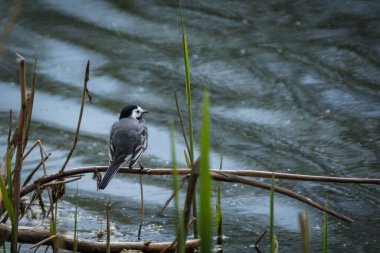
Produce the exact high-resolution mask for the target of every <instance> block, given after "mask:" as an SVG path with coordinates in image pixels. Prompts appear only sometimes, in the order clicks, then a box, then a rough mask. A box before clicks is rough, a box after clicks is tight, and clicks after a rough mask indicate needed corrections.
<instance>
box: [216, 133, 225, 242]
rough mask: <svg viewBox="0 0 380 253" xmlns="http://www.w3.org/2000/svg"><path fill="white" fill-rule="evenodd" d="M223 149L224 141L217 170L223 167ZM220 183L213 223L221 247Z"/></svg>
mask: <svg viewBox="0 0 380 253" xmlns="http://www.w3.org/2000/svg"><path fill="white" fill-rule="evenodd" d="M223 148H224V139H223V142H222V150H221V152H220V164H219V170H221V169H222V167H223ZM221 188H222V187H221V183H220V182H218V189H217V195H216V214H215V222H216V234H217V244H219V245H221V244H222V243H223V215H222V208H221V201H220V199H221V193H220V192H221Z"/></svg>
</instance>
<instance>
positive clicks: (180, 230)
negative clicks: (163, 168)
mask: <svg viewBox="0 0 380 253" xmlns="http://www.w3.org/2000/svg"><path fill="white" fill-rule="evenodd" d="M169 127H170V143H171V151H172V152H171V155H172V166H173V192H176V191H177V189H178V187H179V184H178V171H177V158H176V154H175V142H174V124H173V122H171V123H170V124H169ZM185 157H187V156H186V152H185ZM178 194H179V191H178V192H177V193H176V194H175V196H174V212H175V218H176V223H177V231H176V233H177V246H176V247H177V250H176V252H177V253H184V252H185V238H184V234H185V233H184V226H183V220H182V217H181V212H180V209H179V197H178Z"/></svg>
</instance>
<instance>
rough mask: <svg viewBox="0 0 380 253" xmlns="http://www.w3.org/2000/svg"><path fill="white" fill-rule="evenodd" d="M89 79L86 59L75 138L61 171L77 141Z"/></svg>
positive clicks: (88, 63) (88, 65)
mask: <svg viewBox="0 0 380 253" xmlns="http://www.w3.org/2000/svg"><path fill="white" fill-rule="evenodd" d="M89 79H90V61H87V65H86V72H85V76H84V83H83V92H82V102H81V106H80V111H79V119H78V123H77V130H76V133H75V138H74V142H73V146H72V147H71V150H70V152H69V154H68V155H67V157H66V161H65V162H64V163H63V165H62V168H61V169H60V172H61V173H62V172H63V171H64V170H65V168H66V165H67V163H68V162H69V160H70V158H71V155H72V154H73V152H74V149H75V147H76V145H77V142H78V139H79V130H80V125H81V122H82V115H83V108H84V101H85V99H86V93H87V92H88V88H87V82H88V80H89ZM87 94H88V93H87ZM89 98H90V101H91V100H92V98H91V96H89Z"/></svg>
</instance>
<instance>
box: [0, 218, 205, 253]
mask: <svg viewBox="0 0 380 253" xmlns="http://www.w3.org/2000/svg"><path fill="white" fill-rule="evenodd" d="M10 234H11V227H10V226H7V225H6V224H0V237H1V238H9V240H10ZM49 237H50V234H49V230H47V229H43V228H33V227H25V226H19V228H18V242H19V243H26V244H36V243H40V242H41V241H43V240H45V239H47V238H49ZM54 240H56V242H57V243H58V245H59V248H61V249H66V250H73V246H74V238H73V236H72V235H70V236H68V235H63V234H58V236H56V237H55V238H54ZM51 243H52V242H51V240H49V241H45V242H44V243H43V244H44V245H51ZM199 243H200V240H199V239H192V240H188V241H186V247H187V248H188V249H190V250H191V249H194V248H196V247H198V246H199ZM171 244H172V242H111V243H110V249H111V252H120V251H122V250H124V249H125V250H140V251H142V252H161V251H162V250H164V249H168V251H169V252H170V251H174V249H175V247H172V248H169V247H170V245H171ZM106 246H107V243H106V242H95V241H90V240H85V239H78V251H79V252H88V253H98V252H106Z"/></svg>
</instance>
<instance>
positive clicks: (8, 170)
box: [6, 145, 13, 201]
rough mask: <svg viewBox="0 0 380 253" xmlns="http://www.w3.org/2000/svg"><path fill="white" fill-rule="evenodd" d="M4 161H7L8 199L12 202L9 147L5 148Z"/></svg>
mask: <svg viewBox="0 0 380 253" xmlns="http://www.w3.org/2000/svg"><path fill="white" fill-rule="evenodd" d="M6 161H7V178H8V192H9V197H10V199H11V201H12V200H13V188H12V168H11V151H10V146H9V145H8V146H7V155H6Z"/></svg>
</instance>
